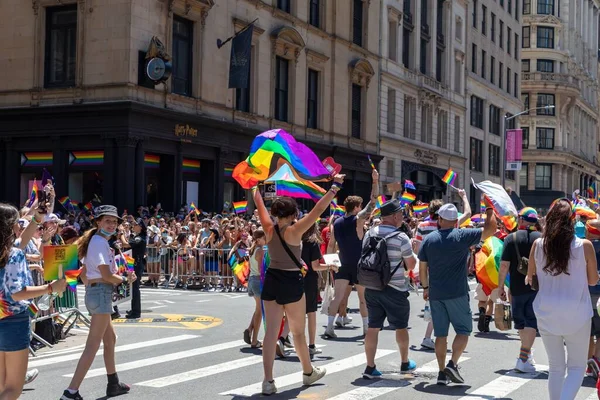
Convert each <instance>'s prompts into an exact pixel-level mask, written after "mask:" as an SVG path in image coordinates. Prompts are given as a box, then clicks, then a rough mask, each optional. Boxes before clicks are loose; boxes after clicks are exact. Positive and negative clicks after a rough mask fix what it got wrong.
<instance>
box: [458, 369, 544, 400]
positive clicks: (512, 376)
mask: <svg viewBox="0 0 600 400" xmlns="http://www.w3.org/2000/svg"><path fill="white" fill-rule="evenodd" d="M535 368H536V369H537V371H536V372H533V373H526V374H524V373H521V372H516V371H515V370H510V371H508V372H507V373H506V374H504V375H502V376H501V377H498V378H496V379H494V380H493V381H491V382H489V383H487V384H485V385H483V386H481V387H479V388H477V389H475V390H474V391H472V392H471V393H469V394H467V395H466V396H463V397H461V398H460V399H459V400H488V399H496V398H504V397H506V396H507V395H508V394H510V393H512V392H514V391H515V390H517V389H518V388H520V387H521V386H523V385H525V384H526V383H528V382H530V381H531V380H532V379H535V378H536V377H537V376H538V375H540V374H542V373H543V372H546V371H548V366H547V365H539V364H536V365H535Z"/></svg>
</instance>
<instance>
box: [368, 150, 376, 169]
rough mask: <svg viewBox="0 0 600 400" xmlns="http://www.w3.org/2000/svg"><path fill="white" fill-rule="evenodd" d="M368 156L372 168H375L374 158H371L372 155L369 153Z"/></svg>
mask: <svg viewBox="0 0 600 400" xmlns="http://www.w3.org/2000/svg"><path fill="white" fill-rule="evenodd" d="M367 157H368V158H369V164H371V169H375V164H373V160H371V156H370V155H368V154H367Z"/></svg>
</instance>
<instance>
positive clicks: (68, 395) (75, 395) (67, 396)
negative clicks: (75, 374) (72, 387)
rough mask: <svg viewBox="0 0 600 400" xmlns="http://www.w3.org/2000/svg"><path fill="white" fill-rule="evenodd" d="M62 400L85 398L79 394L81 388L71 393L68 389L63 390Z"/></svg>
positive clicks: (80, 399) (81, 399)
mask: <svg viewBox="0 0 600 400" xmlns="http://www.w3.org/2000/svg"><path fill="white" fill-rule="evenodd" d="M60 400H83V397H81V395H80V394H79V390H78V391H76V392H75V393H73V394H71V392H69V391H68V390H65V391H64V392H63V395H62V396H61V397H60Z"/></svg>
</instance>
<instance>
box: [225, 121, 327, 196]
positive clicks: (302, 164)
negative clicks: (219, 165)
mask: <svg viewBox="0 0 600 400" xmlns="http://www.w3.org/2000/svg"><path fill="white" fill-rule="evenodd" d="M232 176H233V178H234V179H235V180H236V181H237V182H238V183H239V184H240V185H241V186H242V188H244V189H251V188H253V187H254V186H256V185H258V183H259V182H276V183H277V184H278V185H277V186H278V191H279V190H281V191H282V193H286V194H281V195H285V196H293V197H301V198H311V199H315V195H316V193H319V194H320V195H321V196H319V198H320V197H322V195H323V194H325V193H326V191H325V190H324V189H322V188H320V187H319V186H317V185H315V184H314V183H313V182H321V181H326V180H328V179H329V178H330V177H331V175H330V173H329V171H328V170H327V168H325V166H324V165H323V163H322V162H321V160H319V158H318V157H317V156H316V154H315V153H313V151H312V150H310V149H309V148H308V147H307V146H305V145H304V144H302V143H299V142H297V141H296V139H294V137H293V136H292V135H290V134H289V133H287V132H286V131H284V130H283V129H273V130H270V131H266V132H263V133H261V134H260V135H258V136H257V137H256V138H255V139H254V141H253V142H252V146H251V147H250V154H249V155H248V158H246V160H245V161H242V162H241V163H239V164H238V165H237V166H236V167H235V169H234V170H233V174H232ZM280 181H285V184H284V185H282V188H281V189H279V186H280V185H279V184H280ZM290 183H294V185H289V184H290ZM278 195H279V194H278Z"/></svg>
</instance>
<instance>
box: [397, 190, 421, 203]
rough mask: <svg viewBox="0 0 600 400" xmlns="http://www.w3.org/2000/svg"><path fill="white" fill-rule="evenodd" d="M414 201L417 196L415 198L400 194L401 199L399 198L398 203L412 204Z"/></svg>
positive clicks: (412, 195) (410, 195)
mask: <svg viewBox="0 0 600 400" xmlns="http://www.w3.org/2000/svg"><path fill="white" fill-rule="evenodd" d="M416 199H417V196H415V195H414V194H412V193H408V192H404V193H402V197H400V202H401V203H412V202H413V201H415V200H416Z"/></svg>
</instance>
